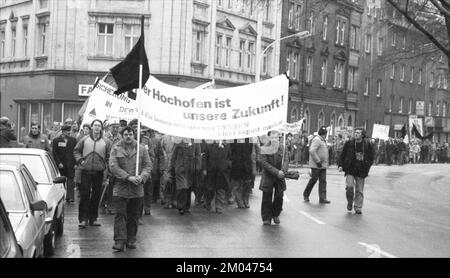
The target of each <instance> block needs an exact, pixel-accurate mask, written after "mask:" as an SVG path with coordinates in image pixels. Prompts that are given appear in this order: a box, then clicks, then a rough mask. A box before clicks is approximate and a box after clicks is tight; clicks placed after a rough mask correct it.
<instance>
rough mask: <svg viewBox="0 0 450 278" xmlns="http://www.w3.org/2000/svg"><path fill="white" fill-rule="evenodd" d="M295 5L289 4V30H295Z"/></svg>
mask: <svg viewBox="0 0 450 278" xmlns="http://www.w3.org/2000/svg"><path fill="white" fill-rule="evenodd" d="M294 8H295V4H294V3H289V21H288V28H289V29H293V28H294Z"/></svg>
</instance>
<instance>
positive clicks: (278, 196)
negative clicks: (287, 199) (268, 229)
mask: <svg viewBox="0 0 450 278" xmlns="http://www.w3.org/2000/svg"><path fill="white" fill-rule="evenodd" d="M273 193H274V190H271V191H267V192H265V191H263V196H262V202H261V218H262V220H263V221H265V220H271V219H272V218H273V217H277V216H279V215H280V213H281V211H282V210H283V191H282V190H280V189H279V188H278V187H277V186H275V194H273ZM272 197H273V199H272Z"/></svg>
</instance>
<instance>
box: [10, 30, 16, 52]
mask: <svg viewBox="0 0 450 278" xmlns="http://www.w3.org/2000/svg"><path fill="white" fill-rule="evenodd" d="M11 57H16V27H14V28H11Z"/></svg>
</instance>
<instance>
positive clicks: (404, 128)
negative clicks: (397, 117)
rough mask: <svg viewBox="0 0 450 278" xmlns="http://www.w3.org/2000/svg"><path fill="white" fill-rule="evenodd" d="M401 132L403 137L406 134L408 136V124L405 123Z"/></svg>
mask: <svg viewBox="0 0 450 278" xmlns="http://www.w3.org/2000/svg"><path fill="white" fill-rule="evenodd" d="M401 133H402V138H405V136H406V124H404V125H403V127H402V130H401Z"/></svg>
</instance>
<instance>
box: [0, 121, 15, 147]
mask: <svg viewBox="0 0 450 278" xmlns="http://www.w3.org/2000/svg"><path fill="white" fill-rule="evenodd" d="M16 140H17V137H16V135H14V131H13V130H12V129H11V126H10V125H9V119H8V118H7V117H1V118H0V148H11V143H10V142H11V141H16Z"/></svg>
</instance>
